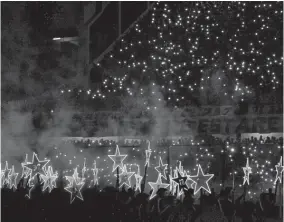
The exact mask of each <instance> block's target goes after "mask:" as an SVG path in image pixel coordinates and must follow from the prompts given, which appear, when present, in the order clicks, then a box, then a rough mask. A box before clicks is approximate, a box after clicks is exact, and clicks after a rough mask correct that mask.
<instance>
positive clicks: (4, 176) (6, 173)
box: [1, 161, 11, 187]
mask: <svg viewBox="0 0 284 222" xmlns="http://www.w3.org/2000/svg"><path fill="white" fill-rule="evenodd" d="M10 172H11V169H9V168H8V161H6V164H5V168H4V170H2V171H1V185H2V186H4V185H5V184H7V185H8V187H9V186H10V179H9V174H10Z"/></svg>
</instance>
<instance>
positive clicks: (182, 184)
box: [172, 170, 188, 196]
mask: <svg viewBox="0 0 284 222" xmlns="http://www.w3.org/2000/svg"><path fill="white" fill-rule="evenodd" d="M172 180H173V181H174V182H175V183H176V184H177V185H178V196H180V195H182V194H183V192H184V190H188V186H187V184H186V181H187V176H185V175H184V174H183V173H181V172H179V170H177V177H176V178H173V179H172Z"/></svg>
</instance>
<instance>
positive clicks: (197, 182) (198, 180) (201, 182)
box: [188, 164, 214, 195]
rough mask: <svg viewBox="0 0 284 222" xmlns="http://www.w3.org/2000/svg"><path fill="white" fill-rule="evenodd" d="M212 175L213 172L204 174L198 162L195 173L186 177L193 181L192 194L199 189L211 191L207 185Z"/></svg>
mask: <svg viewBox="0 0 284 222" xmlns="http://www.w3.org/2000/svg"><path fill="white" fill-rule="evenodd" d="M213 177H214V174H206V175H205V174H204V172H203V170H202V168H201V166H200V165H199V164H198V169H197V175H195V176H188V179H190V180H192V181H193V182H194V185H193V186H194V195H195V194H196V193H198V191H199V190H200V189H204V190H206V191H207V192H208V193H211V190H210V187H209V185H208V182H209V180H211V179H212V178H213Z"/></svg>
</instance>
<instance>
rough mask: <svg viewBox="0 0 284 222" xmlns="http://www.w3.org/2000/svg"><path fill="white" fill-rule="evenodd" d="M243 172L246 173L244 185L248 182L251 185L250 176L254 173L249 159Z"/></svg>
mask: <svg viewBox="0 0 284 222" xmlns="http://www.w3.org/2000/svg"><path fill="white" fill-rule="evenodd" d="M243 171H244V173H245V176H244V182H243V185H244V184H245V183H246V182H247V184H248V185H249V174H250V173H252V171H251V167H250V166H249V158H247V164H246V167H243Z"/></svg>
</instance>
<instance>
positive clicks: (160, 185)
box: [148, 174, 170, 200]
mask: <svg viewBox="0 0 284 222" xmlns="http://www.w3.org/2000/svg"><path fill="white" fill-rule="evenodd" d="M148 184H149V185H150V187H151V188H152V189H153V192H152V193H151V196H150V198H149V200H151V199H152V198H154V197H155V196H156V195H157V191H158V190H159V189H160V188H165V189H166V188H168V186H170V184H167V183H162V176H161V174H159V176H158V179H157V181H156V183H154V182H148Z"/></svg>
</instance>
